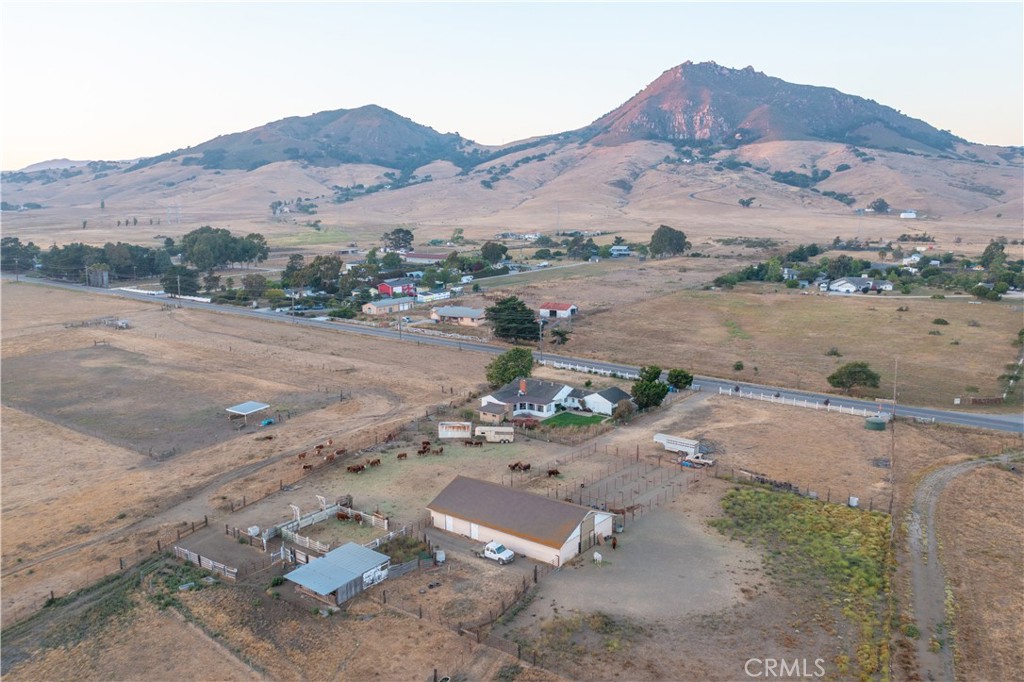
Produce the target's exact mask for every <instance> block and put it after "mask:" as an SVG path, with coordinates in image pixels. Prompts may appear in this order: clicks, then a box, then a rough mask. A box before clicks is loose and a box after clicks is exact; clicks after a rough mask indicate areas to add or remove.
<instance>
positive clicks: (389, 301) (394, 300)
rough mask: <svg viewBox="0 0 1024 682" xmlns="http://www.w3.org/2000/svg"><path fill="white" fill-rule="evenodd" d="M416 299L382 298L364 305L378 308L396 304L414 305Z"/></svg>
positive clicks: (407, 297)
mask: <svg viewBox="0 0 1024 682" xmlns="http://www.w3.org/2000/svg"><path fill="white" fill-rule="evenodd" d="M415 302H416V299H415V298H413V297H412V296H402V297H401V298H382V299H380V300H379V301H370V302H369V303H367V304H366V305H375V306H377V307H378V308H380V307H384V306H389V305H395V304H396V303H415Z"/></svg>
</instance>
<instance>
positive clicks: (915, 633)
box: [903, 623, 921, 639]
mask: <svg viewBox="0 0 1024 682" xmlns="http://www.w3.org/2000/svg"><path fill="white" fill-rule="evenodd" d="M903 634H904V635H906V636H907V637H909V638H911V639H917V638H918V637H920V636H921V630H919V629H918V627H917V626H916V625H914V624H913V623H907V624H906V625H904V626H903Z"/></svg>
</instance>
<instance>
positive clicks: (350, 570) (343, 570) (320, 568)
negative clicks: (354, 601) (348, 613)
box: [284, 542, 390, 594]
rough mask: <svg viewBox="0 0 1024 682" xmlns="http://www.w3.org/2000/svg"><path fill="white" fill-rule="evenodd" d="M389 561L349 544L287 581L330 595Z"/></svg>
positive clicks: (313, 563)
mask: <svg viewBox="0 0 1024 682" xmlns="http://www.w3.org/2000/svg"><path fill="white" fill-rule="evenodd" d="M388 561H390V559H389V558H388V556H387V555H386V554H381V553H380V552H375V551H373V550H372V549H367V548H366V547H363V546H362V545H360V544H357V543H355V542H349V543H346V544H344V545H342V546H341V547H338V548H337V549H332V550H331V551H330V552H328V553H327V554H325V555H323V556H322V557H320V558H319V559H313V560H312V561H310V562H309V563H308V564H305V565H303V566H299V567H298V568H296V569H295V570H294V571H292V572H291V573H288V574H286V575H285V576H284V577H285V578H287V579H288V580H291V581H292V582H293V583H296V584H298V585H301V586H303V587H305V588H306V589H308V590H311V591H313V592H316V593H317V594H330V593H332V592H334V591H335V590H337V589H338V588H339V587H341V586H342V585H347V584H348V583H350V582H352V581H353V580H356V579H358V578H361V577H362V576H363V574H364V573H366V572H367V571H372V570H373V569H375V568H377V567H378V566H380V565H381V564H384V563H387V562H388Z"/></svg>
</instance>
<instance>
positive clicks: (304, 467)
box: [302, 464, 313, 471]
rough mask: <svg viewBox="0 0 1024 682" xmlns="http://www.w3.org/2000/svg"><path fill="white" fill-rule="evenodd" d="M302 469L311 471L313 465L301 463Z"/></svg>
mask: <svg viewBox="0 0 1024 682" xmlns="http://www.w3.org/2000/svg"><path fill="white" fill-rule="evenodd" d="M302 470H303V471H312V470H313V465H312V464H303V465H302Z"/></svg>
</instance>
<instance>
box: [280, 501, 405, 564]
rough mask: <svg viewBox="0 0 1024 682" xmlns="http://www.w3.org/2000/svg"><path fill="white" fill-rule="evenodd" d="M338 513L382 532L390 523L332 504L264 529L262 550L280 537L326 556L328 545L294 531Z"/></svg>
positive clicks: (377, 517) (383, 519) (329, 549)
mask: <svg viewBox="0 0 1024 682" xmlns="http://www.w3.org/2000/svg"><path fill="white" fill-rule="evenodd" d="M338 512H341V513H343V514H346V515H348V517H349V518H350V519H355V520H358V521H359V522H360V523H363V522H368V523H369V524H370V525H371V526H373V527H374V528H383V529H384V530H387V529H388V526H389V525H390V522H389V521H388V519H386V518H381V517H379V516H374V515H373V514H371V513H367V512H364V511H359V510H356V509H352V508H351V507H345V506H342V505H340V504H332V505H330V506H328V507H326V508H324V509H322V510H320V511H315V512H313V513H311V514H306V515H305V516H301V517H299V518H298V519H297V520H293V521H288V522H287V523H282V524H279V525H277V526H272V527H270V528H267V529H265V530H264V531H263V532H262V533H261V534H260V540H262V541H263V549H264V550H266V548H267V541H268V540H270V539H271V538H275V537H277V536H278V535H280V536H281V537H283V538H284V539H285V540H288V541H289V542H294V543H295V544H297V545H299V546H300V547H305V548H307V549H312V550H314V551H317V552H320V553H323V554H326V553H327V552H329V551H331V546H330V545H329V544H327V543H324V542H318V541H317V540H313V539H311V538H308V537H305V536H302V535H299V534H298V533H297V532H296V531H298V530H300V529H302V528H305V527H306V526H312V525H313V524H314V523H320V522H321V521H326V520H327V519H329V518H331V517H332V516H335V515H337V514H338Z"/></svg>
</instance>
